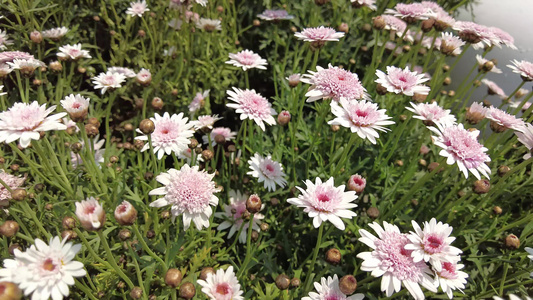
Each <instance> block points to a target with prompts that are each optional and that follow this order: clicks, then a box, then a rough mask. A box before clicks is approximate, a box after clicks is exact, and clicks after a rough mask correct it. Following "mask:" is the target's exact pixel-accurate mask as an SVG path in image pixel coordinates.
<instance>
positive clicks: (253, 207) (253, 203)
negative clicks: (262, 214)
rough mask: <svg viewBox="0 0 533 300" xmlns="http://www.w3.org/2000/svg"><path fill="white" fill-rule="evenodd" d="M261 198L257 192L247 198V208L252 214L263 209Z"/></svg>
mask: <svg viewBox="0 0 533 300" xmlns="http://www.w3.org/2000/svg"><path fill="white" fill-rule="evenodd" d="M261 206H262V203H261V198H259V196H258V195H257V194H253V195H251V196H250V197H248V200H246V210H247V211H248V212H250V213H252V214H255V213H258V212H259V211H261Z"/></svg>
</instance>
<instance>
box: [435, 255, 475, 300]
mask: <svg viewBox="0 0 533 300" xmlns="http://www.w3.org/2000/svg"><path fill="white" fill-rule="evenodd" d="M462 268H464V265H463V264H458V263H457V262H443V263H442V267H441V270H440V271H438V272H437V277H436V281H437V283H438V284H439V285H440V288H441V289H442V291H443V292H445V293H446V295H448V298H450V299H452V298H453V290H457V289H458V290H462V289H464V288H465V284H466V278H468V274H466V273H465V272H463V271H459V270H461V269H462Z"/></svg>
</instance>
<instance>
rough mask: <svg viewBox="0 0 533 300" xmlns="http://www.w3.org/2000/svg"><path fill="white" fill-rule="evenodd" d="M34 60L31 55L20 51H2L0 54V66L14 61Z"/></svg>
mask: <svg viewBox="0 0 533 300" xmlns="http://www.w3.org/2000/svg"><path fill="white" fill-rule="evenodd" d="M32 58H33V59H34V58H35V57H33V55H31V54H29V53H27V52H21V51H4V52H0V64H2V65H3V64H7V63H8V62H13V61H14V60H15V59H32Z"/></svg>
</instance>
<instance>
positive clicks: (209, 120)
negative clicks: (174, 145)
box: [194, 115, 222, 130]
mask: <svg viewBox="0 0 533 300" xmlns="http://www.w3.org/2000/svg"><path fill="white" fill-rule="evenodd" d="M218 120H222V118H219V117H218V115H204V116H199V117H198V120H196V123H194V129H195V130H200V129H202V128H207V129H213V125H214V124H215V122H216V121H218Z"/></svg>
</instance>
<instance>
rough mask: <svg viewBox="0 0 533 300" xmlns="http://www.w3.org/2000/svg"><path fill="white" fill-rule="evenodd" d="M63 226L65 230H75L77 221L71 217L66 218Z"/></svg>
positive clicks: (62, 223)
mask: <svg viewBox="0 0 533 300" xmlns="http://www.w3.org/2000/svg"><path fill="white" fill-rule="evenodd" d="M61 225H62V226H63V229H73V228H75V227H76V219H74V218H73V217H69V216H67V217H64V218H63V221H62V222H61Z"/></svg>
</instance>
